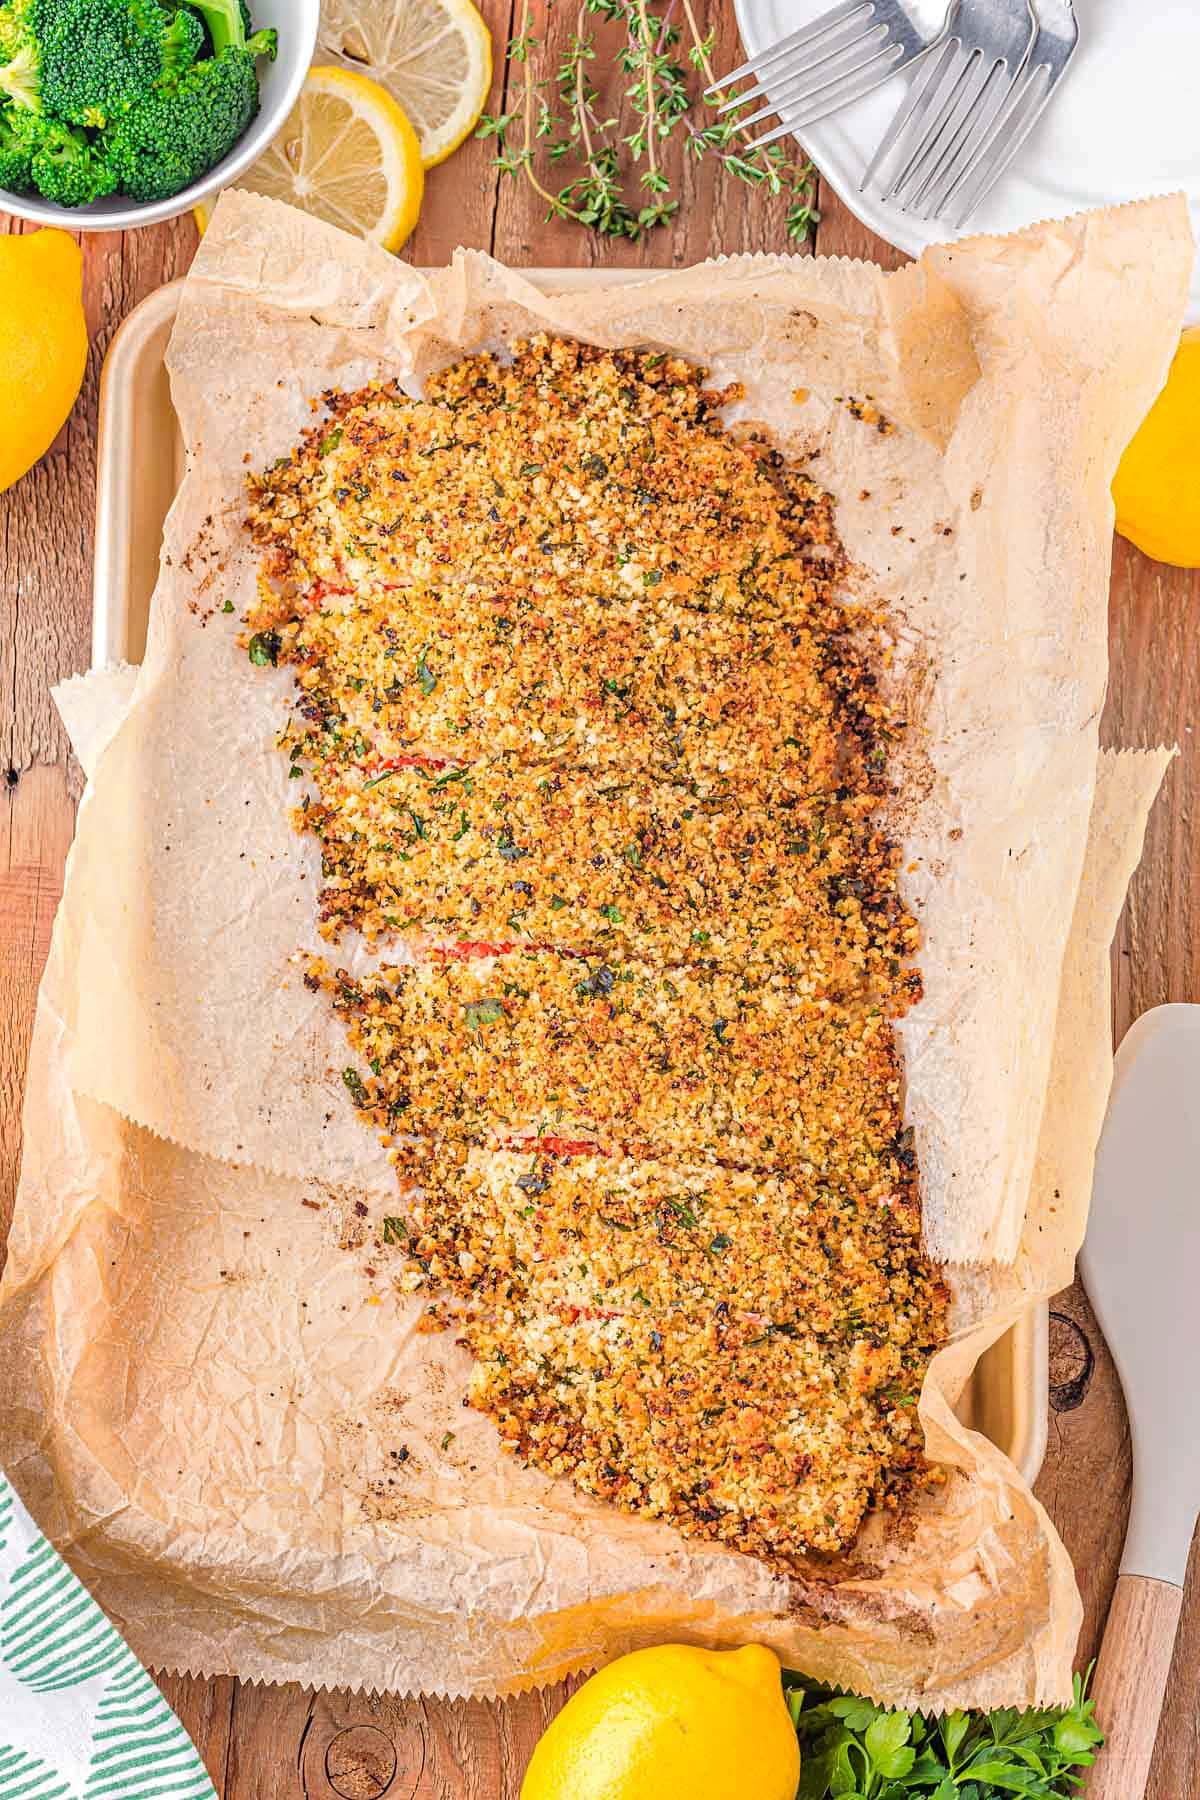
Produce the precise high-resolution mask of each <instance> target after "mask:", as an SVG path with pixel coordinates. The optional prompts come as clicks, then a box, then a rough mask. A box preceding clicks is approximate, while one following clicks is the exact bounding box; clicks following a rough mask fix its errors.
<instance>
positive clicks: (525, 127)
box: [477, 0, 817, 241]
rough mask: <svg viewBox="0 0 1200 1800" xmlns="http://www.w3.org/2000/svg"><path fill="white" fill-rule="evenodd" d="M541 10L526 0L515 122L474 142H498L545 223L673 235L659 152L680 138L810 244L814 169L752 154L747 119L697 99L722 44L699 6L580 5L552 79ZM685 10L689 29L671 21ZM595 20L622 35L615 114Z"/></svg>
mask: <svg viewBox="0 0 1200 1800" xmlns="http://www.w3.org/2000/svg"><path fill="white" fill-rule="evenodd" d="M537 3H540V4H541V5H542V6H543V8H544V16H545V17H546V18H548V16H549V10H550V8H551V7H552V6H553V5H554V4H555V0H522V11H521V19H520V25H519V29H518V31H517V35H516V36H515V37H514V38H513V39H512V40H511V42H510V44H509V47H508V51H509V56H510V58H511V60H512V62H513V64H514V66H515V68H517V69H519V70H520V81H519V86H518V92H517V94H516V95H515V96H514V101H515V103H514V105H513V106H512V109H511V110H510V111H507V112H502V113H497V114H488V113H485V114H484V116H483V118H482V119H481V120H480V123H479V128H478V132H477V136H479V137H483V138H487V137H491V138H495V140H496V146H497V151H498V155H497V157H496V167H497V168H498V169H500V170H501V171H502V172H503V173H504V174H506V175H512V176H514V177H518V178H524V179H525V180H527V181H528V182H529V184H530V186H531V187H532V188H533V190H534V192H535V193H537V194H538V195H539V196H540V198H541V199H542V200H544V201H545V203H546V209H547V210H546V216H547V218H559V219H574V220H575V221H576V222H577V223H578V224H580V225H584V226H587V227H588V228H589V229H591V230H592V231H596V232H599V233H601V234H602V235H604V236H607V237H623V238H630V239H633V240H637V239H640V238H643V237H644V236H646V234H647V233H648V232H650V231H653V230H654V229H655V228H656V227H658V226H660V225H666V224H667V223H669V221H670V220H671V219H672V218H673V217H674V216H675V214H676V212H677V211H678V210H679V201H678V199H677V198H676V197H675V196H674V195H673V194H672V192H671V181H670V177H669V175H668V174H667V171H666V168H665V167H664V164H665V163H666V162H667V161H668V159H667V158H666V157H664V155H663V150H664V147H665V146H666V145H667V143H668V142H669V140H670V139H671V138H672V137H673V136H674V135H675V134H676V133H679V132H682V133H683V135H684V136H685V138H686V143H687V152H688V154H690V155H691V156H693V157H695V158H697V159H699V158H703V157H706V156H707V157H713V158H715V160H716V161H717V163H718V164H719V166H720V167H721V169H722V170H723V171H724V172H725V174H727V175H729V176H732V177H733V178H734V179H735V180H737V181H743V182H745V183H747V185H748V186H751V187H758V188H762V189H763V190H764V191H765V192H766V193H768V194H772V195H783V196H784V197H785V198H786V201H787V213H786V217H785V228H786V231H787V235H788V237H789V238H790V239H793V240H796V241H800V240H803V239H805V238H806V237H808V235H809V234H810V232H811V231H812V228H813V226H814V224H815V223H816V221H817V213H816V210H815V198H816V177H815V173H814V170H813V166H812V164H811V163H810V162H808V161H807V160H806V159H804V158H800V159H799V160H797V159H794V158H793V157H791V156H790V155H789V154H788V152H787V150H785V149H784V147H783V145H782V144H780V143H775V144H769V145H767V146H766V148H765V149H751V148H750V147H749V145H748V143H747V134H746V131H745V128H744V127H743V126H742V125H741V124H739V120H740V118H741V116H742V113H743V111H744V108H742V107H736V108H734V109H732V110H731V111H730V112H727V113H722V114H720V115H719V116H717V115H716V113H715V111H714V110H713V109H715V108H716V107H718V106H719V105H720V104H721V101H722V99H723V98H724V96H723V95H721V94H717V95H715V96H713V97H711V98H710V99H709V100H708V102H707V103H705V102H702V101H701V100H700V98H699V95H698V93H697V94H694V93H693V91H692V88H693V84H694V86H695V87H696V88H697V89H698V88H700V87H705V86H707V85H709V84H710V83H711V82H712V80H713V71H712V51H713V43H714V35H715V34H714V33H713V32H712V31H709V32H707V33H701V31H700V28H699V25H698V23H697V20H696V14H695V11H694V9H693V5H692V0H667V3H666V4H665V5H664V6H662V7H661V8H659V9H658V10H656V9H655V8H654V7H653V6H651V4H650V0H582V3H581V4H580V5H579V8H578V14H577V16H576V20H575V28H574V30H573V32H572V33H571V35H570V37H569V38H568V39H567V44H566V48H565V50H564V51H563V53H562V55H561V56H560V58H559V60H558V63H557V66H556V67H554V68H549V67H548V62H549V58H548V52H547V45H546V36H545V33H544V30H543V33H542V35H537V34H535V30H534V24H535V20H534V6H535V4H537ZM677 4H681V10H682V13H683V19H684V24H683V25H682V26H681V25H680V24H679V23H678V22H677V21H676V19H675V17H674V13H675V8H676V5H677ZM593 20H599V21H600V22H601V24H607V25H609V26H613V27H617V28H619V31H620V34H622V36H621V41H620V43H619V48H618V49H617V52H616V66H617V68H618V69H619V70H620V73H621V75H622V77H623V78H624V86H623V91H622V93H621V96H620V100H619V101H618V102H617V104H616V106H615V109H608V108H606V107H605V106H604V102H603V98H602V96H601V94H600V91H599V89H598V88H597V87H596V85H595V82H594V81H593V79H592V74H591V70H592V66H593V65H594V64H595V63H596V62H597V58H598V56H599V55H600V51H599V49H598V47H597V39H596V31H595V29H594V27H593V24H592V21H593ZM685 32H686V37H685ZM705 105H707V107H708V109H709V110H708V111H705V110H704V107H705ZM554 169H558V170H562V171H566V172H569V179H568V180H566V181H564V182H563V183H562V185H561V186H558V187H554V186H553V185H550V184H551V181H552V177H551V174H550V171H551V170H554Z"/></svg>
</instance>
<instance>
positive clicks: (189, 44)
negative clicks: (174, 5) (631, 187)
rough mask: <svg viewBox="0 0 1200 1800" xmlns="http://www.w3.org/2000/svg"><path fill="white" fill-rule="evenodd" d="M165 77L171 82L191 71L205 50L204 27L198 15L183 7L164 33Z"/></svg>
mask: <svg viewBox="0 0 1200 1800" xmlns="http://www.w3.org/2000/svg"><path fill="white" fill-rule="evenodd" d="M162 41H163V77H164V79H165V80H167V81H169V80H171V78H172V77H173V76H175V75H182V74H183V71H184V70H185V69H190V68H191V66H192V64H193V63H194V62H195V61H196V59H197V58H198V57H199V56H200V54H201V52H202V51H203V49H204V27H203V25H202V24H201V23H200V19H199V17H198V15H197V14H196V13H194V12H192V11H191V10H190V9H189V8H188V7H186V6H181V7H180V9H179V11H178V12H177V13H176V14H175V16H174V18H173V19H172V20H171V23H170V24H169V25H168V26H167V28H166V30H165V31H164V32H163V40H162Z"/></svg>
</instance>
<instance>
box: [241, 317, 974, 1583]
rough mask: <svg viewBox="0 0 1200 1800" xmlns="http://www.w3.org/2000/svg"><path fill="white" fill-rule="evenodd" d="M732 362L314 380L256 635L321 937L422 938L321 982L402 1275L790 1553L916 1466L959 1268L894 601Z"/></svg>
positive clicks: (503, 1378)
mask: <svg viewBox="0 0 1200 1800" xmlns="http://www.w3.org/2000/svg"><path fill="white" fill-rule="evenodd" d="M730 397H731V396H729V395H724V396H723V395H717V394H710V393H706V392H705V391H704V389H703V387H702V385H701V376H700V374H699V372H697V371H696V370H694V369H693V368H691V367H690V366H689V365H687V364H685V363H683V362H680V361H675V360H671V359H666V358H662V357H655V356H651V355H648V354H646V353H643V352H633V351H615V352H614V351H601V350H595V349H591V348H588V347H585V346H581V345H578V344H572V343H566V342H562V341H556V340H551V339H546V338H541V339H535V340H534V341H532V342H531V343H530V344H528V345H525V346H521V347H519V348H518V351H517V354H516V356H515V358H514V360H513V361H512V362H511V363H509V364H503V363H501V362H500V361H498V360H497V359H494V358H491V357H478V358H472V359H469V360H467V361H465V362H461V363H458V364H456V365H454V367H452V368H450V369H447V370H445V371H444V372H443V373H442V374H441V375H440V376H438V377H437V378H436V379H435V380H434V381H432V382H431V383H430V384H429V387H428V390H427V392H426V394H425V396H424V397H423V398H422V399H419V400H415V399H410V398H408V397H407V396H405V395H404V394H402V393H400V392H399V391H398V390H396V389H394V388H390V387H385V386H374V387H371V388H368V389H366V390H364V391H363V392H361V393H359V394H354V395H338V396H327V397H326V398H327V401H328V404H329V408H330V413H331V419H330V422H329V423H327V424H326V425H325V426H323V427H320V428H318V429H314V430H313V431H312V432H310V433H309V434H308V436H307V437H306V439H305V441H304V442H303V444H302V445H301V446H300V447H299V448H298V449H297V450H296V452H295V453H294V454H293V455H292V456H290V457H287V458H284V459H283V460H282V461H281V462H280V463H278V464H277V465H276V466H275V467H274V468H273V469H271V470H269V471H267V473H266V474H264V475H263V476H261V477H260V478H258V480H257V481H255V482H254V483H252V509H251V514H250V526H251V530H252V531H253V533H254V535H255V537H256V539H257V540H258V542H259V543H260V544H261V545H262V547H263V575H262V580H261V583H260V599H259V605H258V607H257V609H256V612H255V614H254V617H253V619H252V621H251V624H252V629H253V631H254V636H253V637H252V638H251V640H250V654H251V658H252V660H254V661H256V662H259V663H263V662H286V663H288V664H289V665H290V666H291V667H292V669H293V671H294V674H295V677H296V690H297V694H296V700H295V704H294V711H293V715H292V718H291V720H290V722H289V724H288V726H287V728H286V729H285V730H284V732H283V733H282V734H281V738H280V744H281V748H282V749H283V750H284V751H285V752H286V753H287V755H288V756H289V757H290V758H291V764H292V770H293V773H295V774H296V775H298V776H301V777H304V778H306V786H305V789H304V794H303V799H302V802H301V805H300V807H299V808H298V810H297V814H296V818H297V824H298V826H299V828H300V829H301V830H305V831H310V832H312V833H313V834H314V836H315V837H316V838H317V839H318V840H319V841H320V844H321V850H322V866H323V882H324V885H323V888H322V893H321V901H320V912H321V923H322V930H323V932H324V934H325V935H326V937H328V938H329V939H330V940H331V941H333V942H336V941H337V940H338V938H339V937H340V936H341V934H342V933H343V931H345V930H346V929H348V928H351V929H354V930H357V931H359V932H361V933H363V934H364V936H365V938H366V939H367V941H368V943H371V944H376V945H378V944H384V945H391V946H394V947H395V949H394V951H393V955H392V958H391V959H390V960H388V961H386V962H383V963H380V964H379V965H378V966H376V967H375V968H374V970H373V971H372V972H371V973H369V974H367V975H362V974H355V975H352V974H351V973H350V972H349V971H348V970H346V969H338V970H336V971H334V970H331V969H330V968H329V967H328V966H327V965H326V964H325V963H323V962H320V961H316V962H314V963H313V964H312V966H311V967H310V970H309V973H308V976H307V977H306V979H307V980H308V981H309V983H310V985H312V986H314V987H324V988H325V989H326V990H327V991H328V992H329V993H330V995H331V998H332V1001H333V1004H334V1006H335V1007H336V1009H337V1010H338V1011H339V1012H340V1013H341V1014H342V1015H343V1016H344V1017H345V1019H346V1023H347V1029H348V1037H349V1042H350V1044H351V1047H352V1049H353V1051H354V1052H355V1055H356V1058H357V1062H356V1065H355V1066H353V1067H350V1068H348V1069H347V1070H346V1077H345V1078H346V1084H347V1086H348V1087H349V1089H350V1091H351V1094H352V1096H353V1098H354V1100H355V1102H356V1104H357V1106H358V1107H359V1110H360V1111H361V1112H362V1114H363V1116H364V1118H366V1119H368V1120H370V1121H371V1122H372V1123H373V1124H374V1125H375V1127H376V1128H377V1129H378V1130H379V1131H380V1132H381V1133H382V1134H383V1136H384V1139H385V1141H386V1142H387V1143H388V1144H390V1145H391V1147H392V1156H393V1159H394V1160H395V1162H396V1163H397V1166H398V1173H399V1175H400V1177H401V1179H402V1183H403V1190H404V1194H405V1198H404V1199H403V1200H402V1201H401V1202H400V1203H399V1205H400V1206H401V1207H402V1209H403V1211H402V1213H401V1214H400V1215H399V1216H397V1218H395V1219H389V1220H388V1225H389V1226H390V1227H392V1228H393V1229H392V1231H391V1233H390V1234H385V1238H386V1240H387V1241H388V1242H393V1243H400V1244H401V1245H402V1250H401V1254H402V1255H403V1257H404V1259H405V1266H406V1271H407V1272H406V1273H405V1274H403V1275H402V1276H401V1277H400V1280H401V1285H403V1286H406V1287H408V1288H412V1289H418V1288H419V1289H421V1290H422V1291H424V1292H427V1293H428V1294H429V1295H430V1297H431V1301H432V1302H433V1315H434V1316H435V1317H436V1318H438V1319H440V1320H441V1321H442V1322H444V1323H447V1324H451V1325H452V1326H453V1328H454V1329H456V1330H457V1331H458V1332H459V1334H460V1335H461V1337H462V1338H463V1340H464V1341H465V1342H466V1343H467V1344H468V1345H469V1347H470V1348H471V1350H472V1352H473V1354H474V1356H475V1359H476V1368H475V1375H474V1377H473V1380H472V1385H471V1399H472V1401H473V1403H474V1404H475V1405H477V1406H479V1407H481V1408H482V1409H483V1410H484V1411H485V1412H487V1413H489V1414H490V1415H491V1416H492V1417H493V1418H494V1419H495V1420H496V1423H497V1426H498V1428H499V1430H500V1433H501V1436H502V1438H503V1440H504V1441H505V1442H506V1443H507V1444H509V1445H510V1446H511V1447H512V1448H513V1449H514V1450H515V1451H516V1452H517V1453H518V1454H519V1455H520V1456H522V1457H523V1458H524V1459H525V1460H527V1461H529V1462H532V1463H534V1464H536V1465H537V1466H538V1467H539V1468H542V1469H545V1470H546V1471H548V1472H549V1473H551V1474H553V1475H561V1476H567V1477H569V1478H570V1479H572V1480H573V1481H574V1482H575V1483H576V1484H577V1485H578V1486H579V1487H580V1488H582V1489H584V1490H585V1491H586V1492H588V1493H591V1494H595V1495H599V1496H601V1497H603V1498H606V1499H608V1500H610V1501H612V1502H614V1503H615V1504H618V1505H620V1506H622V1507H624V1508H626V1509H628V1510H630V1511H633V1512H640V1513H645V1514H648V1515H651V1516H654V1517H659V1518H665V1519H668V1520H670V1521H671V1522H672V1523H673V1524H675V1525H677V1526H678V1527H679V1529H680V1530H682V1531H684V1532H687V1533H689V1534H690V1535H693V1536H701V1537H708V1538H713V1539H716V1540H719V1541H721V1542H725V1543H729V1544H734V1545H737V1546H738V1547H739V1548H742V1549H746V1550H752V1551H754V1552H756V1553H759V1554H761V1555H764V1556H766V1557H768V1558H770V1559H772V1560H774V1561H777V1562H781V1563H785V1564H786V1563H788V1562H791V1561H794V1560H795V1559H796V1558H797V1557H800V1556H803V1555H804V1554H805V1553H807V1552H809V1551H812V1550H820V1551H833V1550H838V1549H841V1548H844V1547H846V1546H847V1545H848V1544H849V1543H850V1542H851V1541H852V1540H853V1538H854V1535H855V1532H856V1531H857V1529H858V1526H859V1524H860V1523H861V1520H862V1517H863V1514H864V1512H865V1511H866V1510H867V1508H868V1507H869V1506H870V1505H872V1504H877V1503H888V1504H892V1503H894V1502H895V1501H896V1500H897V1498H898V1497H899V1496H901V1495H902V1494H903V1492H904V1490H905V1488H906V1487H907V1486H909V1485H911V1483H912V1482H913V1481H914V1480H916V1479H921V1478H923V1472H922V1470H921V1462H920V1456H919V1444H920V1432H919V1428H918V1426H917V1422H916V1415H915V1396H916V1394H917V1393H918V1392H919V1389H920V1385H921V1381H922V1379H923V1375H924V1370H925V1367H926V1364H927V1362H928V1359H929V1356H930V1354H931V1353H932V1351H933V1349H934V1348H936V1346H937V1344H938V1343H939V1341H940V1340H941V1337H942V1335H943V1332H944V1318H945V1293H944V1290H943V1288H942V1286H941V1283H940V1281H939V1279H938V1276H937V1272H936V1270H935V1269H934V1268H933V1267H932V1265H931V1264H930V1263H929V1262H928V1260H927V1259H926V1258H925V1256H924V1255H923V1253H922V1250H921V1245H920V1219H919V1211H918V1206H917V1200H916V1192H917V1189H916V1171H915V1168H914V1156H913V1151H912V1145H911V1140H910V1137H909V1134H907V1133H906V1132H905V1131H904V1129H903V1117H902V1091H901V1089H902V1083H901V1074H900V1067H899V1060H898V1054H897V1049H896V1044H895V1040H894V1033H893V1021H894V1020H895V1019H896V1018H897V1017H898V1016H899V1015H900V1014H901V1013H903V1011H904V1010H905V1008H906V1007H907V1006H908V1005H909V1004H910V1003H911V1002H912V1000H913V999H914V998H916V997H917V996H918V995H919V991H920V982H919V977H918V975H917V973H916V971H915V969H914V968H913V966H912V957H913V955H914V953H915V949H916V942H917V938H916V930H915V927H914V925H913V922H912V920H911V919H910V918H909V916H908V915H907V913H906V912H905V910H904V907H903V905H902V904H901V902H900V899H899V896H898V893H897V888H896V872H897V851H896V848H895V846H894V845H893V844H891V843H890V842H889V841H888V838H887V836H886V833H885V831H884V830H883V829H882V828H881V825H880V822H879V817H878V815H879V809H880V804H881V801H882V800H883V798H884V796H885V795H886V794H887V792H888V780H887V769H886V763H887V751H888V745H889V742H890V740H891V739H892V738H894V737H895V736H896V735H897V734H898V732H899V731H900V730H901V729H902V726H903V721H901V720H899V719H897V718H894V717H893V716H892V715H891V713H890V712H889V709H888V707H887V705H886V704H885V702H884V701H883V700H882V698H881V697H880V694H879V691H878V688H877V685H876V675H877V670H878V668H879V667H880V665H881V663H882V660H883V648H882V632H883V627H884V623H885V621H883V620H882V619H881V618H879V617H877V616H875V615H872V614H870V613H869V612H867V611H866V610H865V609H863V608H861V607H856V606H853V605H851V604H850V603H848V602H847V600H846V599H845V597H844V595H843V593H842V591H841V585H840V582H841V576H842V574H843V560H842V556H841V552H840V549H839V546H838V543H837V538H836V534H835V532H834V528H833V521H832V509H831V505H830V503H829V500H828V497H827V496H825V495H823V494H822V493H821V492H820V490H819V489H817V488H816V487H815V486H814V485H813V483H812V482H811V481H810V480H809V479H808V478H807V477H806V476H805V475H804V474H803V473H802V472H801V471H799V470H797V469H795V468H792V467H789V466H788V465H787V464H786V463H785V462H784V461H783V459H782V458H781V457H780V456H779V455H778V453H777V452H775V451H773V450H772V449H770V448H769V446H767V445H765V444H764V443H762V442H761V441H759V440H758V439H755V438H754V437H742V438H741V439H739V438H737V437H735V436H734V435H733V434H731V433H730V432H729V431H728V430H727V429H726V428H725V426H724V425H723V424H722V421H721V417H720V410H719V409H720V406H721V405H722V403H723V402H724V400H725V399H727V398H730ZM401 947H402V948H401Z"/></svg>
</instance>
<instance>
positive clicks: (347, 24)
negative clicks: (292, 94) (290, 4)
mask: <svg viewBox="0 0 1200 1800" xmlns="http://www.w3.org/2000/svg"><path fill="white" fill-rule="evenodd" d="M317 43H318V46H319V49H320V54H321V55H322V56H323V57H325V58H327V59H328V60H329V61H330V62H336V63H339V64H341V65H343V66H344V67H347V68H350V69H356V70H358V71H360V72H361V73H363V74H365V75H370V76H371V77H372V79H373V80H375V81H378V82H381V83H382V85H383V86H384V87H385V88H387V90H388V92H389V93H390V94H394V95H395V96H396V98H397V100H399V102H400V104H401V106H402V107H403V108H404V110H405V112H406V113H407V114H408V116H409V118H410V119H411V120H412V124H413V129H414V130H415V132H416V134H417V136H418V138H420V140H421V160H422V161H423V162H424V164H425V167H426V168H427V169H431V168H432V167H433V165H434V163H440V162H442V161H443V160H444V159H445V158H446V157H447V156H449V154H450V152H451V151H452V150H456V149H457V148H458V146H459V145H460V144H461V143H462V141H463V139H464V138H466V137H469V136H470V134H471V132H472V131H473V130H474V129H475V126H476V123H477V122H478V119H479V115H480V113H481V112H482V111H483V109H484V106H485V105H486V104H487V97H488V89H489V88H490V86H491V83H492V39H491V34H490V33H489V31H488V28H487V26H486V25H485V24H484V22H483V20H482V19H481V18H480V16H479V14H478V12H477V11H476V10H475V8H474V6H473V5H472V4H471V0H322V6H321V25H320V30H319V31H318V34H317Z"/></svg>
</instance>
